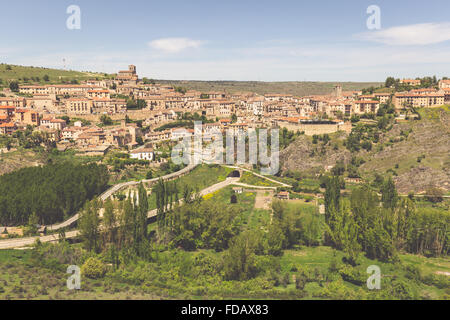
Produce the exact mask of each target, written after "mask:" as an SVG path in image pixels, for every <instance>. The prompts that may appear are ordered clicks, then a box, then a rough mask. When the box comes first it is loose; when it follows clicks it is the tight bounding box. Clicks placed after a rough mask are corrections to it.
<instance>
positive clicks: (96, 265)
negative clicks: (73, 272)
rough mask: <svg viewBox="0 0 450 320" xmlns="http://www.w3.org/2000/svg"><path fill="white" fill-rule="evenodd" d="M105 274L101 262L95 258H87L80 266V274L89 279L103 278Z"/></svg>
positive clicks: (104, 268)
mask: <svg viewBox="0 0 450 320" xmlns="http://www.w3.org/2000/svg"><path fill="white" fill-rule="evenodd" d="M105 273H106V267H105V265H104V263H103V262H102V261H100V260H99V259H97V258H88V259H87V260H86V262H85V263H84V264H83V265H82V266H81V274H82V275H83V276H85V277H88V278H91V279H99V278H103V276H104V275H105Z"/></svg>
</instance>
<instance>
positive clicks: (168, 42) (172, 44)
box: [149, 38, 203, 53]
mask: <svg viewBox="0 0 450 320" xmlns="http://www.w3.org/2000/svg"><path fill="white" fill-rule="evenodd" d="M202 44H203V41H200V40H192V39H189V38H161V39H157V40H153V41H151V42H149V46H150V47H151V48H154V49H157V50H161V51H164V52H168V53H177V52H180V51H183V50H185V49H188V48H198V47H200V46H201V45H202Z"/></svg>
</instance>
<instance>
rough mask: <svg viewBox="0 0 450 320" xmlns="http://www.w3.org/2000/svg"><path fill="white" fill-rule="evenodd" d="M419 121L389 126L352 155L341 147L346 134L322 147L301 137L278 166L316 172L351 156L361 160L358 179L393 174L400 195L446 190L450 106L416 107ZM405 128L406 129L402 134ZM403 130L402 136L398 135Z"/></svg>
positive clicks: (449, 162)
mask: <svg viewBox="0 0 450 320" xmlns="http://www.w3.org/2000/svg"><path fill="white" fill-rule="evenodd" d="M421 115H422V119H421V120H417V121H409V122H404V123H399V124H394V125H393V127H392V129H391V130H389V131H388V132H386V133H383V134H381V135H380V140H379V142H378V143H377V144H374V146H373V148H372V150H371V151H369V152H367V151H365V150H361V151H358V152H355V153H353V154H352V153H351V152H350V151H349V150H347V149H346V148H345V147H344V146H343V142H344V140H345V138H346V135H345V134H343V133H340V134H339V133H336V134H333V135H331V137H332V140H331V142H329V143H328V144H327V145H326V146H323V144H321V143H320V141H319V143H318V144H313V143H312V139H311V137H307V136H300V137H298V138H297V140H296V141H294V142H293V143H291V145H289V146H288V147H287V148H286V149H284V150H282V151H281V152H280V158H281V159H280V161H281V167H282V170H284V171H286V170H293V171H316V172H317V171H319V170H320V169H324V168H326V167H328V166H333V165H334V164H335V163H336V161H338V160H343V161H344V162H345V163H346V164H348V163H349V162H350V160H351V158H352V156H354V157H357V158H360V159H363V160H364V163H363V164H362V165H361V166H360V167H359V172H360V174H361V176H362V177H363V178H373V176H374V174H375V173H379V174H385V173H386V172H387V171H390V172H393V173H394V181H395V183H396V185H397V188H398V189H399V191H400V192H402V193H408V192H410V191H413V192H415V193H419V192H424V191H425V190H426V189H427V188H428V187H430V186H434V187H438V188H441V189H443V190H446V191H447V192H448V191H450V108H449V107H442V108H434V109H423V110H421ZM405 132H409V134H407V135H406V136H405ZM402 133H403V134H402Z"/></svg>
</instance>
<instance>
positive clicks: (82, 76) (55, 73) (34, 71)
mask: <svg viewBox="0 0 450 320" xmlns="http://www.w3.org/2000/svg"><path fill="white" fill-rule="evenodd" d="M46 75H47V76H48V77H49V81H47V82H46V81H44V77H45V76H46ZM105 77H110V75H108V74H105V73H96V72H80V71H71V70H61V69H50V68H41V67H25V66H17V65H12V64H5V63H2V64H0V81H1V82H0V86H1V85H3V86H7V84H8V83H9V82H10V81H13V80H14V81H19V82H20V83H21V84H24V83H30V84H32V83H40V84H44V83H61V82H62V81H65V82H70V81H72V80H77V81H82V80H87V79H95V78H99V79H100V78H105Z"/></svg>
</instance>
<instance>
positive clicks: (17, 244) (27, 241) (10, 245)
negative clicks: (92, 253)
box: [0, 165, 290, 250]
mask: <svg viewBox="0 0 450 320" xmlns="http://www.w3.org/2000/svg"><path fill="white" fill-rule="evenodd" d="M196 166H197V165H189V166H187V167H185V168H183V169H181V170H179V171H177V172H173V173H170V174H168V175H165V176H162V177H158V178H153V179H145V180H141V181H128V182H123V183H119V184H116V185H114V186H112V187H111V188H110V189H108V190H106V191H105V192H104V193H102V194H101V195H100V199H101V200H102V201H105V200H106V199H108V198H109V197H110V196H112V195H113V194H114V193H115V192H117V191H119V190H121V189H122V188H125V187H129V186H133V185H137V184H139V183H141V182H143V183H152V182H158V180H159V179H163V180H170V179H173V178H176V177H179V176H181V175H184V174H186V173H188V172H190V171H191V170H192V169H194V168H195V167H196ZM226 167H229V168H234V169H239V170H244V171H248V172H251V173H252V174H254V175H256V176H258V177H261V178H263V179H267V180H269V181H272V182H275V183H278V184H280V185H283V186H286V187H290V185H287V184H285V183H282V182H280V181H276V180H273V179H270V178H268V177H265V176H263V175H259V174H257V173H255V172H253V171H251V170H247V169H244V168H241V167H235V166H226ZM239 179H240V178H226V179H225V180H224V181H221V182H218V183H216V184H213V185H211V186H209V187H206V188H205V189H203V190H201V191H200V192H199V193H200V195H201V196H205V195H207V194H210V193H213V192H216V191H217V190H220V189H223V188H225V187H227V186H229V185H238V186H243V187H251V188H257V189H274V188H275V187H262V186H253V185H248V184H245V183H240V182H238V181H239ZM182 201H183V200H180V202H182ZM156 215H157V209H153V210H150V211H149V212H148V215H147V216H148V217H149V218H152V217H155V216H156ZM78 218H79V214H78V213H77V214H75V215H74V216H72V217H71V218H69V219H67V220H66V221H64V222H61V223H58V224H53V225H49V226H46V227H47V230H51V231H55V230H59V229H61V228H65V227H69V226H70V225H72V224H73V223H74V222H75V221H77V220H78ZM78 235H79V231H78V230H73V231H67V232H66V233H65V237H66V239H70V238H75V237H77V236H78ZM37 239H39V240H40V241H41V242H52V241H57V240H59V234H51V235H46V236H34V237H23V238H15V239H5V240H0V250H1V249H19V248H24V247H27V246H30V245H32V244H33V243H34V242H35V241H36V240H37Z"/></svg>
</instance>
